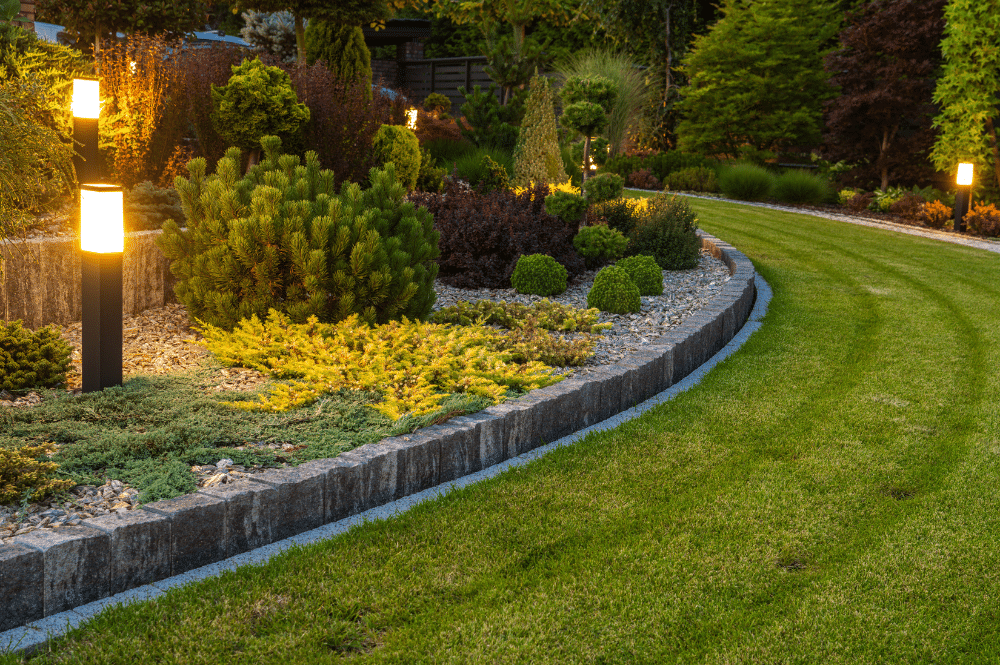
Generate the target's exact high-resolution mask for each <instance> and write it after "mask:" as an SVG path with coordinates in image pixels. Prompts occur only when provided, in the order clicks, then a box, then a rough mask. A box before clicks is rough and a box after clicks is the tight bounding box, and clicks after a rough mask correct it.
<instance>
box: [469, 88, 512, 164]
mask: <svg viewBox="0 0 1000 665" xmlns="http://www.w3.org/2000/svg"><path fill="white" fill-rule="evenodd" d="M458 91H459V92H460V93H461V94H462V95H464V96H465V99H466V101H465V103H464V104H462V106H461V111H462V117H463V121H464V123H468V125H469V126H468V127H466V126H465V124H460V125H459V126H460V128H461V131H462V136H463V137H464V138H466V139H467V140H469V141H471V142H472V143H474V144H475V145H476V146H477V147H479V148H498V149H501V150H503V151H505V152H508V153H513V151H514V148H515V147H516V146H517V141H518V132H519V129H518V125H519V124H520V123H521V118H522V117H523V116H524V98H525V95H526V93H525V92H524V91H522V90H517V91H515V93H514V97H513V98H512V99H511V100H510V101H509V102H508V103H507V104H505V105H501V104H500V100H499V98H498V96H497V94H498V92H497V85H496V84H495V83H490V87H489V90H487V91H485V92H484V91H483V90H482V88H480V86H478V85H477V86H474V87H473V90H472V92H469V91H467V90H466V89H465V88H464V87H462V86H459V88H458ZM509 172H511V171H509Z"/></svg>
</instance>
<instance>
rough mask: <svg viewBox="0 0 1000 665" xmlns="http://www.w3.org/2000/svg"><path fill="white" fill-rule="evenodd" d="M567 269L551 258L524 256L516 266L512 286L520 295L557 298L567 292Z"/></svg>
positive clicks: (537, 255) (539, 255)
mask: <svg viewBox="0 0 1000 665" xmlns="http://www.w3.org/2000/svg"><path fill="white" fill-rule="evenodd" d="M566 277H567V273H566V268H563V267H562V266H561V265H559V262H558V261H556V260H555V259H554V258H552V257H551V256H546V255H545V254H531V255H530V256H522V257H521V258H519V259H518V260H517V265H516V266H514V272H513V274H511V276H510V285H511V286H512V287H514V290H515V291H517V292H518V293H528V294H531V295H535V296H557V295H559V294H560V293H562V292H563V291H565V290H566Z"/></svg>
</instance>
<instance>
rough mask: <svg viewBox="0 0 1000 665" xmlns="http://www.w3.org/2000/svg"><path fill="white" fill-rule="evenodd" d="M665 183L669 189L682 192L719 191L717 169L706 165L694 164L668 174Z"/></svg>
mask: <svg viewBox="0 0 1000 665" xmlns="http://www.w3.org/2000/svg"><path fill="white" fill-rule="evenodd" d="M665 184H666V186H667V189H672V190H675V191H682V192H684V191H686V192H717V191H719V183H718V180H717V179H716V177H715V171H714V170H713V169H710V168H708V167H706V166H693V167H691V168H686V169H681V170H679V171H674V172H673V173H671V174H670V175H668V176H667V179H666V182H665Z"/></svg>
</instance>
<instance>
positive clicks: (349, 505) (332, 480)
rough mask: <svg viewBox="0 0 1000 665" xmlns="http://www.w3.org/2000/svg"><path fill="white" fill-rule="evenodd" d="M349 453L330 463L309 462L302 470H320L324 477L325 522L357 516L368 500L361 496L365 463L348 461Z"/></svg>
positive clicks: (330, 460)
mask: <svg viewBox="0 0 1000 665" xmlns="http://www.w3.org/2000/svg"><path fill="white" fill-rule="evenodd" d="M349 454H350V453H346V454H344V455H340V456H339V457H334V458H331V459H318V460H312V461H310V462H306V463H305V464H303V465H302V466H301V467H299V468H302V467H308V468H313V469H319V470H320V471H322V472H323V474H324V476H325V481H324V489H323V521H324V522H325V523H330V522H337V521H339V520H342V519H344V518H345V517H350V516H351V515H357V514H358V513H360V512H361V511H362V510H364V508H363V506H364V503H365V497H363V496H362V495H361V485H362V482H361V481H362V472H363V470H364V466H363V463H362V462H361V461H360V460H357V459H351V458H349V457H348V455H349Z"/></svg>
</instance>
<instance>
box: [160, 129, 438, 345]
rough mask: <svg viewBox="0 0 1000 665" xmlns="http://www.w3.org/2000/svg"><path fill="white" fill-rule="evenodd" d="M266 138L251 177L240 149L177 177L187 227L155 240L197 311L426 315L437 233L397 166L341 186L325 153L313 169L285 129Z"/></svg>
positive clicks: (218, 315)
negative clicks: (211, 166)
mask: <svg viewBox="0 0 1000 665" xmlns="http://www.w3.org/2000/svg"><path fill="white" fill-rule="evenodd" d="M261 145H262V146H263V148H264V154H265V159H264V160H263V161H262V162H261V163H260V164H258V165H256V166H254V167H253V168H252V169H250V171H249V172H248V173H247V174H246V175H245V176H243V177H242V178H241V177H240V175H239V152H238V150H237V149H235V148H232V149H230V151H229V152H227V153H226V156H225V157H224V158H223V159H221V160H219V164H218V166H217V168H216V172H215V174H214V175H207V176H206V173H205V170H206V169H205V160H204V159H201V158H198V159H194V160H192V161H191V162H190V163H189V164H188V171H189V173H190V179H188V178H182V177H178V178H177V181H176V186H177V191H178V192H179V193H180V196H181V202H182V204H183V206H184V213H185V216H186V217H187V229H186V230H181V229H180V227H179V226H178V224H176V223H175V222H173V221H169V222H167V223H166V224H165V225H164V229H163V230H164V232H163V234H162V235H161V236H160V238H158V239H157V245H158V246H159V247H160V248H161V249H162V250H163V253H164V255H166V256H167V258H169V259H170V260H171V266H170V269H171V272H173V274H174V275H175V276H176V277H177V279H178V282H177V285H176V287H175V291H176V293H177V297H178V299H179V300H180V301H181V302H182V303H183V304H184V305H185V306H186V307H187V309H188V312H189V314H190V315H191V317H193V318H194V319H197V320H200V321H204V322H206V323H209V324H211V325H213V326H216V327H219V328H224V329H232V328H233V326H235V325H236V324H237V322H239V321H240V320H243V319H247V318H249V317H251V316H254V315H256V316H267V313H268V311H269V310H271V309H277V310H279V311H281V312H285V313H287V314H288V315H289V317H290V318H291V319H292V321H295V322H303V321H305V320H306V319H308V318H309V317H310V316H316V317H317V318H318V319H319V320H321V321H341V320H343V319H346V318H347V317H348V316H350V315H351V314H358V315H359V316H360V318H361V320H362V321H364V322H366V323H369V324H375V323H385V322H387V321H390V320H395V319H399V318H400V317H402V316H407V317H410V318H422V317H424V316H426V315H427V314H428V313H429V312H430V308H431V305H433V303H434V297H435V296H434V289H433V287H434V278H435V275H436V274H437V264H436V263H435V262H434V259H435V258H437V256H438V254H439V252H438V233H437V232H436V231H435V230H434V228H433V220H432V218H431V216H430V215H429V214H428V213H427V211H426V210H425V209H423V208H418V207H417V206H415V205H414V204H412V203H409V202H407V201H405V196H406V190H405V188H404V187H403V186H402V185H401V184H400V183H399V181H398V180H397V178H396V172H395V167H394V166H392V165H387V166H386V168H385V169H384V170H380V169H372V170H371V172H370V173H369V182H370V187H369V188H368V189H364V190H362V189H361V187H360V186H358V185H357V184H354V183H345V184H343V185H342V187H341V190H340V193H339V194H337V193H336V192H335V191H334V184H333V183H334V180H333V173H331V172H330V171H324V170H322V169H321V168H320V165H319V160H318V159H317V157H316V153H314V152H311V151H310V152H308V153H306V160H305V164H304V165H303V164H301V163H300V160H299V158H298V157H296V156H294V155H282V154H280V148H281V141H280V139H278V138H277V137H273V136H272V137H265V139H264V140H263V141H261Z"/></svg>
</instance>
